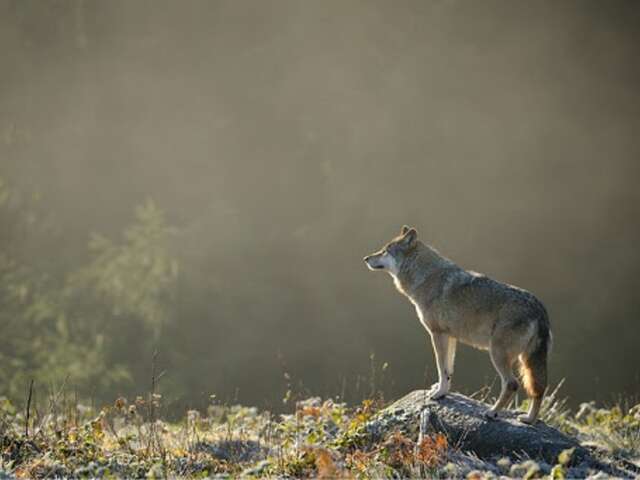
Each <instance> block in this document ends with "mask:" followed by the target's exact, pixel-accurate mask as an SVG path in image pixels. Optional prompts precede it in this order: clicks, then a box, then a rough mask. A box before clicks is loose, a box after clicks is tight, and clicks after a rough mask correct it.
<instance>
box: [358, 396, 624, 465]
mask: <svg viewBox="0 0 640 480" xmlns="http://www.w3.org/2000/svg"><path fill="white" fill-rule="evenodd" d="M487 408H488V405H486V404H485V403H482V402H480V401H478V400H475V399H472V398H469V397H466V396H464V395H461V394H459V393H450V394H449V395H447V396H446V397H444V398H442V399H439V400H431V399H429V397H428V394H427V391H425V390H417V391H414V392H411V393H409V394H408V395H406V396H405V397H403V398H401V399H400V400H398V401H396V402H395V403H393V404H392V405H390V406H389V407H387V408H385V409H383V410H382V411H380V412H378V414H377V415H376V416H375V417H374V418H372V419H371V420H370V421H369V423H368V424H367V431H368V433H369V434H370V435H371V439H372V440H373V441H374V442H375V441H380V440H382V439H384V438H385V437H387V436H388V435H389V434H391V433H392V432H394V431H401V432H403V433H404V434H405V435H407V436H409V437H410V438H412V439H413V440H418V438H419V436H420V435H431V434H435V433H443V434H445V435H446V436H447V439H448V441H449V445H453V446H455V447H457V448H459V449H460V450H461V451H465V452H472V453H473V454H475V455H477V457H478V458H479V459H482V460H489V461H490V460H495V459H496V458H499V457H510V458H512V459H514V460H521V459H523V458H524V459H526V458H531V459H536V460H539V461H543V462H547V463H548V464H550V465H554V464H555V463H557V460H558V455H560V453H562V452H563V451H565V450H568V449H573V450H572V454H571V464H572V465H575V466H577V465H580V466H581V467H583V468H595V469H597V470H599V471H605V472H607V473H609V474H611V475H615V476H621V477H628V476H635V475H632V474H631V472H628V471H625V470H620V469H618V468H617V467H615V466H613V465H611V464H604V463H603V462H602V461H600V460H598V459H597V458H596V457H597V455H594V452H592V451H591V450H589V449H587V448H585V447H583V446H581V445H580V443H579V442H578V441H577V440H576V439H575V438H572V437H569V436H567V435H565V434H563V433H562V432H560V431H559V430H557V429H555V428H553V427H551V426H549V425H547V424H545V423H544V422H542V421H538V422H537V423H536V424H534V425H526V424H523V423H521V422H519V421H518V420H517V419H516V416H517V413H516V412H511V411H505V412H503V413H502V415H501V417H500V418H498V419H496V420H490V419H487V418H486V417H485V416H484V414H485V412H486V411H487ZM519 413H521V412H519Z"/></svg>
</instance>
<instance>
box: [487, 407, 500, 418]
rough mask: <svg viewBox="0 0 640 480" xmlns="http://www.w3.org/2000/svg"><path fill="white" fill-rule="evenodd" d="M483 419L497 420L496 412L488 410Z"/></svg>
mask: <svg viewBox="0 0 640 480" xmlns="http://www.w3.org/2000/svg"><path fill="white" fill-rule="evenodd" d="M484 418H486V419H487V420H497V419H498V412H497V411H496V410H493V409H491V408H490V409H489V410H487V411H486V412H484Z"/></svg>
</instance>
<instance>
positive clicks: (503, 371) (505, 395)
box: [486, 345, 518, 418]
mask: <svg viewBox="0 0 640 480" xmlns="http://www.w3.org/2000/svg"><path fill="white" fill-rule="evenodd" d="M489 354H490V355H491V361H492V362H493V366H494V367H496V370H497V371H498V374H499V375H500V381H501V388H500V396H499V397H498V400H496V403H495V404H494V405H493V406H492V407H491V408H490V409H489V410H488V411H487V413H486V416H487V417H489V418H496V417H497V416H498V412H499V411H500V410H502V409H503V408H504V407H506V406H507V405H508V404H509V402H510V401H511V399H512V398H513V395H514V394H515V393H516V391H517V390H518V380H516V377H515V375H514V374H513V358H512V357H511V356H510V355H509V354H508V352H506V351H505V350H503V349H501V348H496V346H494V345H492V346H491V349H490V351H489Z"/></svg>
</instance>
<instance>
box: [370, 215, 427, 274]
mask: <svg viewBox="0 0 640 480" xmlns="http://www.w3.org/2000/svg"><path fill="white" fill-rule="evenodd" d="M417 241H418V232H417V231H416V229H415V228H409V227H407V226H406V225H405V226H404V227H402V230H401V231H400V235H398V236H397V237H395V238H394V239H393V240H391V241H390V242H389V243H387V244H386V245H385V246H384V247H382V249H381V250H379V251H377V252H375V253H372V254H371V255H367V256H366V257H364V263H366V264H367V267H369V269H370V270H384V271H386V272H389V273H391V274H393V275H396V274H397V273H398V272H399V271H400V268H401V267H402V262H404V259H405V258H406V256H407V253H408V252H409V251H411V250H413V248H414V247H415V245H416V242H417Z"/></svg>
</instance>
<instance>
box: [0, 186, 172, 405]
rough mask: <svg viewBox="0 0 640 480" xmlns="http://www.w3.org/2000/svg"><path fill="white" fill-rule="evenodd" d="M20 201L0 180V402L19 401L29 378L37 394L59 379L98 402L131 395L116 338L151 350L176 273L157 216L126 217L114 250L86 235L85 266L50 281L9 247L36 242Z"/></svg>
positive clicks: (142, 210)
mask: <svg viewBox="0 0 640 480" xmlns="http://www.w3.org/2000/svg"><path fill="white" fill-rule="evenodd" d="M20 198H21V197H20V196H19V195H18V194H17V193H16V192H14V191H12V190H11V189H10V188H9V186H8V185H7V184H6V182H4V181H1V179H0V225H2V230H1V231H2V232H3V235H2V237H1V239H0V242H1V245H0V252H1V253H0V303H1V304H2V308H1V309H0V338H1V339H2V344H1V346H0V385H2V386H3V388H6V390H7V391H6V392H2V393H3V394H4V393H7V394H8V395H9V396H11V397H14V398H17V399H18V398H21V397H22V396H23V395H24V389H25V385H27V383H28V381H29V379H30V378H33V379H35V381H36V382H37V384H40V385H49V384H57V385H60V384H61V382H62V381H64V379H68V383H69V384H72V385H74V386H75V388H77V389H78V392H79V393H80V394H81V395H83V396H88V395H96V396H97V397H98V398H102V397H103V396H104V395H106V394H107V391H109V390H111V391H110V392H109V394H113V389H116V390H123V389H127V387H131V385H132V381H134V380H135V378H134V375H132V372H131V371H130V369H128V368H127V367H126V366H125V365H126V364H127V360H129V359H130V357H131V356H135V355H136V352H135V351H134V352H131V351H129V358H127V356H126V355H125V353H126V352H124V351H123V347H122V344H123V342H122V339H123V338H125V339H131V338H134V345H136V346H137V348H138V351H139V352H141V354H144V352H147V353H148V352H149V351H150V350H152V349H153V348H154V345H155V344H156V343H157V341H158V338H159V336H160V332H161V330H162V326H163V324H164V323H165V322H166V320H167V318H168V313H167V312H168V305H169V303H168V300H169V292H170V291H171V285H172V283H173V281H174V280H175V278H176V276H177V272H178V266H177V263H176V261H175V260H172V259H171V257H170V255H169V251H168V238H169V236H170V235H171V233H172V229H171V228H169V227H167V226H166V224H165V220H164V216H163V213H162V212H161V211H160V210H159V209H158V208H157V207H156V206H155V205H154V204H153V203H152V202H151V201H148V202H147V203H145V204H144V205H142V206H140V207H138V208H136V209H135V223H134V224H133V225H131V226H129V227H127V228H126V229H125V231H124V234H123V239H122V241H121V242H114V241H112V240H109V239H107V238H105V237H102V236H99V235H94V236H93V237H92V238H91V240H90V242H89V249H90V253H91V257H90V261H89V262H88V264H87V265H84V266H81V267H79V268H76V269H73V267H71V268H70V269H69V271H67V272H66V273H65V274H64V275H63V278H54V277H53V276H50V275H48V274H47V273H43V272H41V271H39V270H38V266H37V265H29V264H28V263H27V262H25V260H24V255H23V254H22V255H21V254H20V253H21V252H19V250H18V247H16V242H15V237H16V235H18V234H23V235H36V234H42V233H43V232H37V231H36V230H37V229H38V221H37V218H36V217H34V213H33V210H32V209H31V208H30V206H29V204H28V203H26V202H21V201H20ZM22 253H24V252H22ZM132 336H133V337H132ZM129 350H130V346H129Z"/></svg>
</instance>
